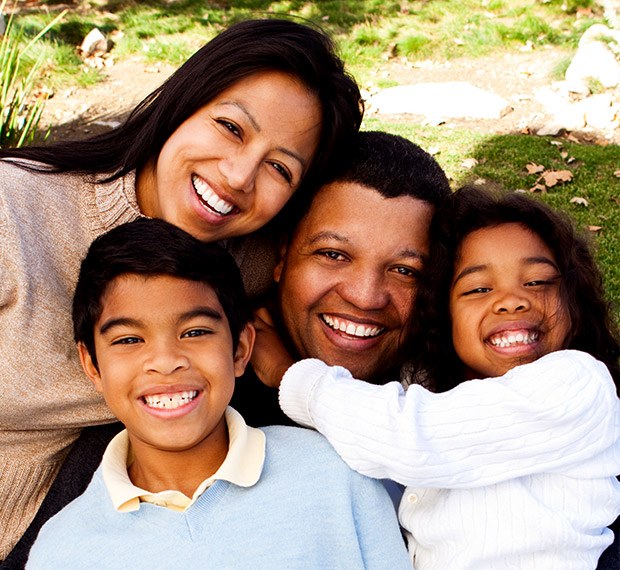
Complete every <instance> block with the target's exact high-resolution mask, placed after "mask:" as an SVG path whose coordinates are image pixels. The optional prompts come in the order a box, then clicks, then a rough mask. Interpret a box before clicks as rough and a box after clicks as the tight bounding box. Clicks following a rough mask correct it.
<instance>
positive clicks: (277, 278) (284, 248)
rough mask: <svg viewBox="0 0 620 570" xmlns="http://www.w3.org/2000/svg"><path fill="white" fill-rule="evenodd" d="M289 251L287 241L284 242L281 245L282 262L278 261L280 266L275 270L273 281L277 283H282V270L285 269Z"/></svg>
mask: <svg viewBox="0 0 620 570" xmlns="http://www.w3.org/2000/svg"><path fill="white" fill-rule="evenodd" d="M287 249H288V243H287V242H286V241H283V242H282V243H281V244H280V261H278V264H277V265H276V266H275V268H274V270H273V280H274V281H275V282H276V283H280V279H281V277H282V269H283V268H284V259H285V258H286V251H287Z"/></svg>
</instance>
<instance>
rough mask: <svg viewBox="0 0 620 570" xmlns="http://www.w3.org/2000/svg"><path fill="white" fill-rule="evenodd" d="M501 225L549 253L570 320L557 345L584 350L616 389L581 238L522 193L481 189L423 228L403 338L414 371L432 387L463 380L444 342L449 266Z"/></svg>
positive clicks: (608, 333) (460, 195) (601, 309)
mask: <svg viewBox="0 0 620 570" xmlns="http://www.w3.org/2000/svg"><path fill="white" fill-rule="evenodd" d="M505 223H517V224H521V225H522V226H524V227H526V228H528V229H529V230H531V231H532V232H534V233H535V234H536V235H537V236H538V237H540V239H541V240H542V241H543V242H544V243H545V244H546V246H547V247H548V248H549V249H550V250H551V251H552V252H553V255H554V257H555V261H556V263H557V265H558V268H559V270H560V274H561V276H562V279H561V285H560V295H561V298H562V302H563V303H564V306H565V307H566V309H567V311H568V314H569V318H570V331H569V338H568V341H567V346H566V347H565V348H568V349H575V350H581V351H583V352H587V353H589V354H591V355H592V356H594V357H595V358H597V359H598V360H600V361H601V362H603V363H605V364H606V365H607V367H608V368H609V370H610V372H611V374H612V376H613V377H614V380H615V382H616V385H617V386H618V388H619V391H620V369H619V366H618V359H619V358H620V343H619V340H618V331H617V327H616V323H615V322H614V320H613V318H612V312H611V307H610V305H609V303H608V302H606V301H605V295H604V290H603V280H602V275H601V272H600V269H599V268H598V266H597V264H596V262H595V260H594V257H593V255H592V252H591V250H590V247H589V245H588V242H587V240H586V239H585V237H584V236H582V235H580V234H579V233H578V232H577V230H576V228H575V225H574V223H573V221H572V219H571V218H570V217H569V216H568V215H566V214H564V213H563V212H560V211H558V210H555V209H553V208H552V207H550V206H548V205H547V204H544V203H543V202H541V201H540V200H538V199H534V198H532V197H530V196H527V195H525V194H522V193H513V192H506V191H503V190H500V189H497V188H487V187H475V186H465V187H463V188H461V189H460V190H457V191H456V192H455V193H454V194H453V195H452V197H451V198H450V200H449V201H448V202H447V203H446V204H445V207H444V209H443V210H440V211H438V212H437V213H436V215H435V216H434V219H433V222H432V224H431V247H430V256H429V263H428V270H427V271H426V272H425V276H424V278H423V279H422V281H421V283H420V287H419V291H418V296H417V299H416V308H415V310H414V315H413V316H412V319H411V330H412V334H411V339H410V340H411V347H412V351H413V353H414V354H413V362H414V364H415V365H416V367H417V369H418V372H422V371H423V372H424V373H427V374H430V375H431V377H432V378H433V379H434V380H435V382H436V387H437V389H439V390H446V389H449V388H452V387H453V386H455V385H456V384H458V383H459V382H462V381H463V380H464V379H465V378H464V369H463V364H462V363H461V362H460V360H459V358H458V357H457V355H456V352H455V351H454V347H453V344H452V327H451V319H450V313H449V295H450V286H451V282H452V277H453V271H454V264H455V262H456V258H457V256H458V254H459V248H460V245H461V244H462V243H463V240H464V239H465V237H466V236H467V235H469V234H470V233H472V232H474V231H476V230H479V229H483V228H488V227H496V226H499V225H501V224H505Z"/></svg>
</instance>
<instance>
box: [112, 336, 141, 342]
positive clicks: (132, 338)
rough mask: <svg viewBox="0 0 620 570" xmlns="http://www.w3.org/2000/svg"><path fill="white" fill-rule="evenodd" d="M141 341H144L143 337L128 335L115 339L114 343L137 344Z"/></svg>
mask: <svg viewBox="0 0 620 570" xmlns="http://www.w3.org/2000/svg"><path fill="white" fill-rule="evenodd" d="M139 342H142V339H140V338H138V337H137V336H126V337H123V338H119V339H117V340H115V341H113V342H112V344H137V343H139Z"/></svg>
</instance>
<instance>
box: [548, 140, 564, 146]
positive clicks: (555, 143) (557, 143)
mask: <svg viewBox="0 0 620 570" xmlns="http://www.w3.org/2000/svg"><path fill="white" fill-rule="evenodd" d="M549 144H552V145H553V146H557V147H561V146H562V142H561V141H549Z"/></svg>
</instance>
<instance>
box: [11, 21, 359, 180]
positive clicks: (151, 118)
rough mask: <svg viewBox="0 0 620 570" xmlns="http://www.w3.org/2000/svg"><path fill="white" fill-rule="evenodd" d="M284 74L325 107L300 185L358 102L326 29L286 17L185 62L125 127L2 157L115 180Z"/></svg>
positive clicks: (353, 125)
mask: <svg viewBox="0 0 620 570" xmlns="http://www.w3.org/2000/svg"><path fill="white" fill-rule="evenodd" d="M263 71H282V72H285V73H289V74H291V75H292V76H294V77H296V78H298V79H299V80H300V81H301V82H302V83H303V84H304V85H305V86H306V87H307V88H308V90H309V91H310V92H311V93H313V94H315V95H316V96H317V97H318V99H319V101H320V105H321V109H322V128H321V134H320V140H319V145H318V150H317V154H316V156H315V157H314V160H313V162H312V164H311V165H310V168H309V170H308V173H307V174H306V176H305V177H304V183H303V184H304V186H308V185H310V184H313V182H312V179H313V178H314V177H315V176H316V173H323V172H325V171H326V170H327V169H328V165H329V164H330V163H331V159H332V155H333V153H334V151H337V150H340V149H342V148H345V147H346V146H347V141H348V139H349V137H350V136H352V135H353V134H354V133H355V132H357V130H358V129H359V126H360V124H361V120H362V115H363V104H362V99H361V95H360V91H359V88H358V86H357V84H356V82H355V80H354V79H353V78H352V77H351V76H350V75H348V74H347V73H346V72H345V70H344V65H343V62H342V61H341V59H340V58H339V57H338V56H337V55H336V51H335V48H334V44H333V42H332V40H331V39H330V38H329V36H328V35H326V34H325V33H324V32H323V31H321V30H320V29H318V28H315V27H311V26H309V25H304V24H300V23H297V22H293V21H291V20H284V19H258V20H248V21H244V22H239V23H237V24H234V25H232V26H230V27H229V28H228V29H226V30H224V31H223V32H222V33H220V34H219V35H218V36H216V37H215V38H214V39H213V40H211V41H210V42H209V43H207V44H206V45H205V46H203V47H202V48H201V49H200V50H198V51H197V52H196V53H195V54H194V55H193V56H192V57H190V58H189V59H188V60H187V61H186V62H185V63H184V64H183V65H182V66H181V67H180V68H179V69H178V70H177V71H176V72H175V73H174V74H173V75H172V76H171V77H170V78H169V79H168V80H167V81H165V82H164V83H163V85H161V86H160V87H159V88H158V89H156V90H155V91H153V93H151V94H150V95H148V96H147V97H146V98H145V99H144V100H143V101H142V102H141V103H140V104H139V105H138V106H137V107H136V108H135V109H134V110H133V112H132V113H131V114H130V115H129V117H128V118H127V120H126V121H125V123H124V124H123V125H121V126H120V127H118V128H117V129H115V130H113V131H110V132H106V133H103V134H100V135H97V136H94V137H91V138H89V139H86V140H81V141H65V142H56V143H54V144H50V145H49V146H47V145H46V146H33V147H26V148H21V149H3V150H1V151H0V158H4V157H19V158H25V159H30V160H34V161H38V162H42V163H44V164H46V165H48V166H49V167H51V171H52V172H80V173H84V174H92V175H94V176H97V175H99V176H98V178H101V179H103V175H105V176H107V180H113V179H116V178H119V177H120V176H123V175H124V174H126V173H127V172H130V171H132V170H134V169H138V170H139V169H140V168H142V167H143V166H144V165H145V164H146V163H147V162H148V161H149V160H151V159H152V158H156V157H157V156H158V155H159V152H160V151H161V148H162V146H163V145H164V143H165V142H166V141H167V140H168V138H169V137H170V135H172V133H173V132H174V131H175V130H176V129H177V128H178V127H179V126H180V125H181V123H183V122H184V121H185V120H186V119H188V118H189V117H190V116H191V115H193V114H194V113H195V112H196V111H197V110H198V109H200V108H201V107H203V106H204V105H206V104H207V103H208V102H209V101H211V100H212V99H213V98H214V97H216V96H218V95H219V94H220V93H221V92H222V91H224V90H225V89H227V88H229V87H231V86H232V85H233V84H235V83H236V82H237V81H239V80H241V79H244V78H246V77H248V76H250V75H253V74H255V73H257V72H263Z"/></svg>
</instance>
